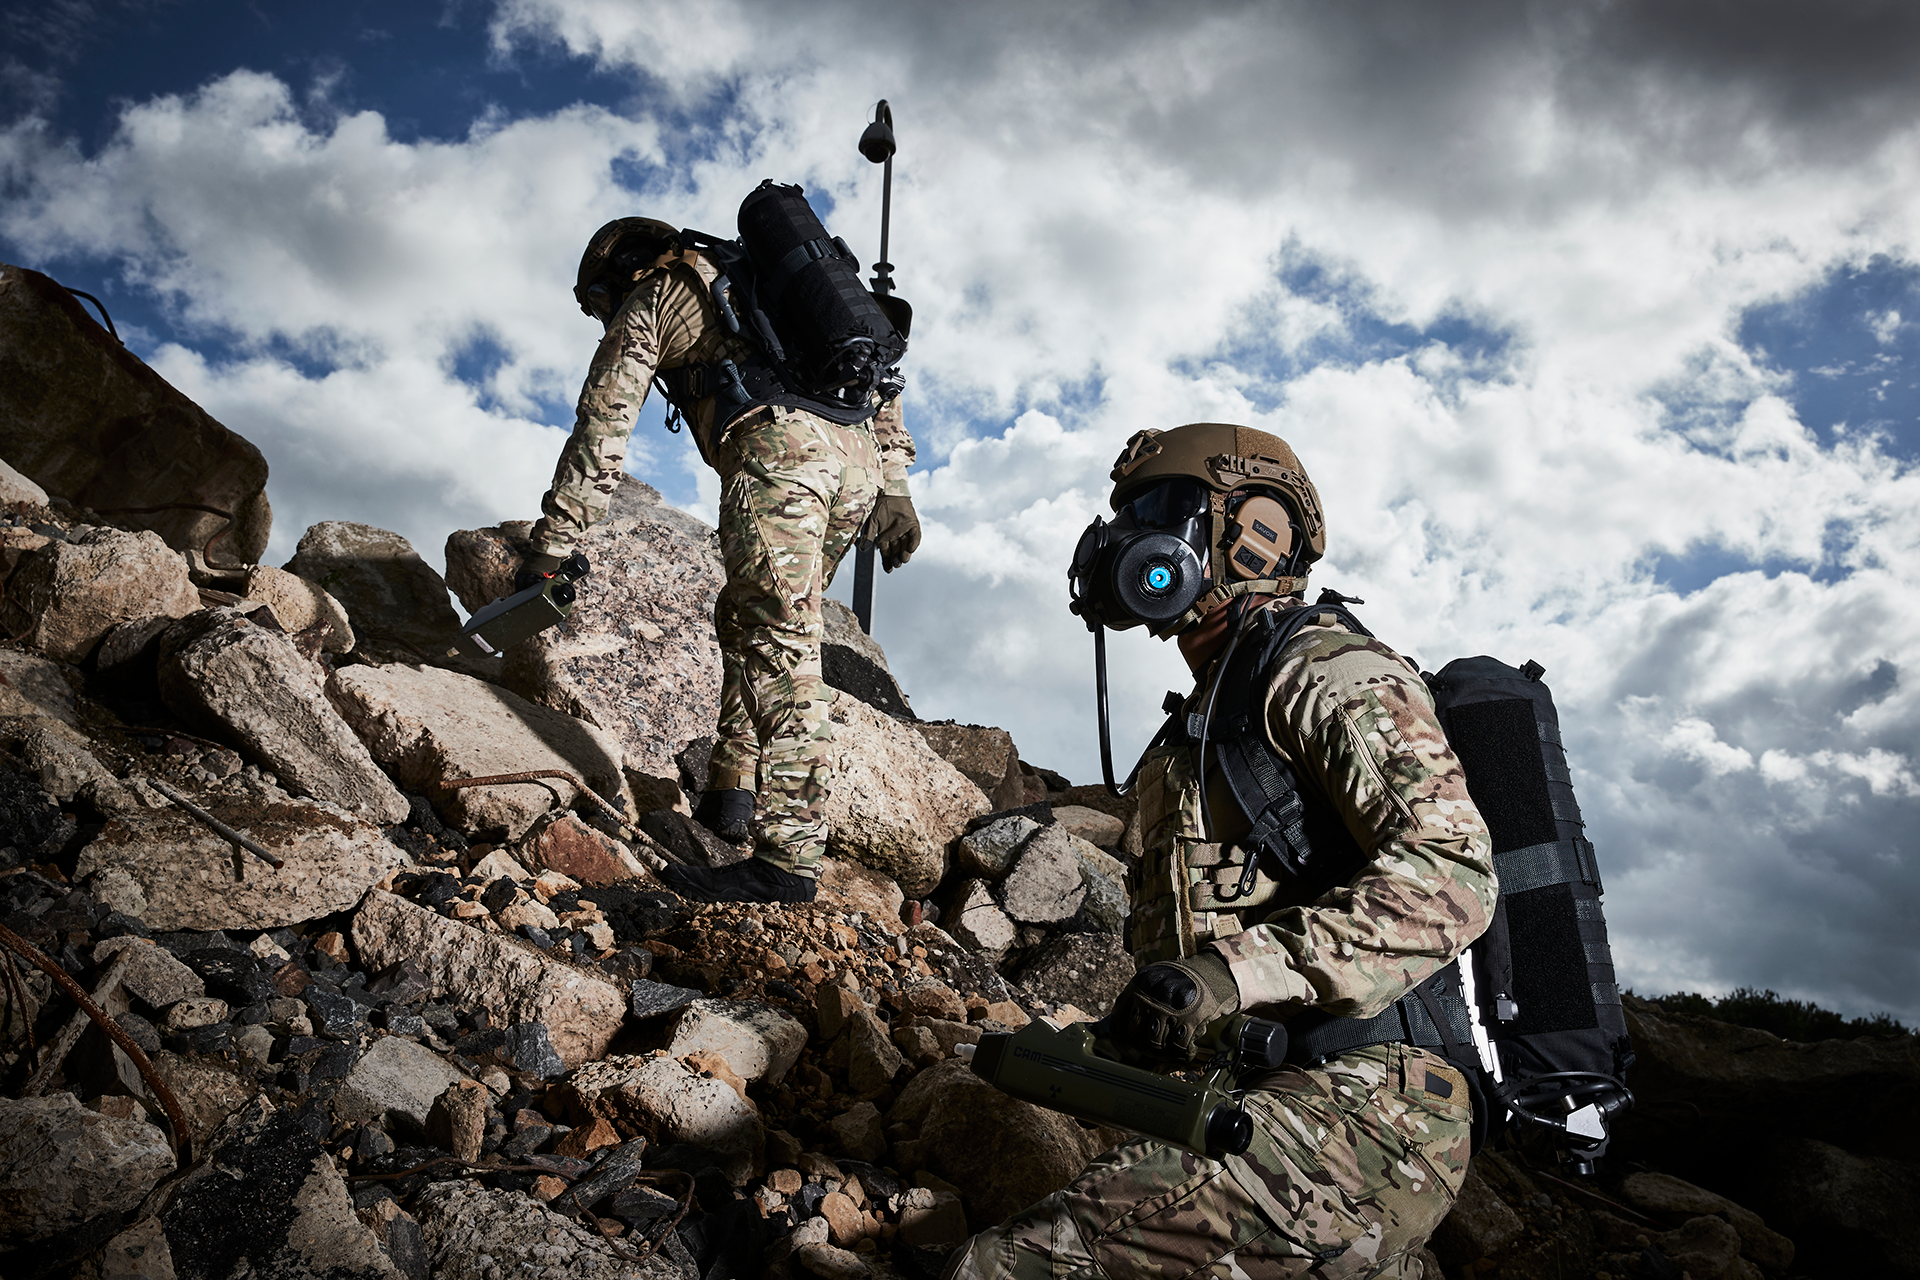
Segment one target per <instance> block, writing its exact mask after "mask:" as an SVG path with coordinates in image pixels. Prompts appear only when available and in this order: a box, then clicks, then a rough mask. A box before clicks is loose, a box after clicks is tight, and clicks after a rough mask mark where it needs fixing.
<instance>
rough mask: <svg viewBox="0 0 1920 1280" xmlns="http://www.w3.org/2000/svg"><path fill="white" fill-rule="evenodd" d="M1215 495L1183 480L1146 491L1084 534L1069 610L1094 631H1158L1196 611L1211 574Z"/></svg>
mask: <svg viewBox="0 0 1920 1280" xmlns="http://www.w3.org/2000/svg"><path fill="white" fill-rule="evenodd" d="M1208 498H1209V490H1208V489H1207V486H1206V485H1204V484H1202V483H1200V481H1198V480H1193V479H1189V478H1187V477H1185V476H1176V477H1173V478H1171V479H1168V480H1163V481H1161V482H1160V483H1159V484H1156V485H1154V486H1152V487H1151V488H1149V489H1146V490H1143V491H1142V492H1141V493H1140V494H1139V495H1138V496H1136V497H1135V498H1134V499H1133V501H1131V502H1129V503H1127V505H1126V506H1124V507H1122V508H1120V511H1119V514H1118V515H1116V516H1115V517H1114V518H1113V523H1111V524H1109V523H1107V522H1106V521H1105V520H1102V519H1101V518H1100V517H1099V516H1095V517H1094V518H1093V523H1092V524H1090V525H1088V526H1087V531H1086V532H1085V533H1083V534H1081V535H1080V545H1079V546H1078V547H1076V548H1075V549H1074V553H1073V565H1072V567H1071V568H1069V569H1068V570H1067V591H1068V594H1069V595H1070V596H1071V597H1072V603H1071V604H1070V605H1069V606H1068V607H1069V608H1071V609H1072V610H1073V612H1074V613H1076V614H1078V615H1079V616H1080V617H1081V618H1083V619H1085V621H1086V624H1087V626H1088V628H1089V629H1090V630H1094V631H1096V632H1097V631H1098V630H1099V629H1100V628H1102V627H1111V628H1113V629H1114V630H1116V631H1124V630H1126V629H1127V628H1129V627H1139V626H1145V627H1149V628H1154V629H1158V628H1160V627H1164V626H1166V625H1167V624H1169V623H1171V622H1173V621H1174V620H1175V619H1177V618H1179V617H1180V615H1181V614H1183V613H1185V612H1186V611H1187V610H1188V609H1191V608H1192V607H1193V604H1194V601H1196V600H1198V599H1199V598H1200V594H1201V593H1202V592H1203V591H1205V590H1206V589H1207V588H1208V587H1209V586H1211V585H1212V579H1211V578H1210V577H1209V576H1208V573H1207V554H1208V551H1209V549H1210V548H1209V543H1210V541H1211V538H1210V530H1211V521H1210V518H1209V508H1208Z"/></svg>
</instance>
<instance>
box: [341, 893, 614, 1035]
mask: <svg viewBox="0 0 1920 1280" xmlns="http://www.w3.org/2000/svg"><path fill="white" fill-rule="evenodd" d="M353 944H354V948H355V949H356V950H357V951H358V952H359V953H360V958H361V962H362V963H363V964H365V965H366V966H367V968H368V969H370V970H373V971H375V972H377V971H379V970H381V969H384V968H386V967H387V966H389V965H394V964H398V963H400V961H402V960H404V959H407V958H409V957H411V958H413V959H415V960H417V961H418V962H419V963H420V967H421V969H422V970H423V972H424V975H425V977H426V980H427V981H428V983H429V990H428V994H429V996H430V997H432V998H436V999H437V998H439V997H440V996H444V995H447V994H449V993H456V994H458V995H459V997H460V998H461V999H462V1000H465V1001H467V1002H469V1003H472V1004H477V1005H479V1006H480V1007H481V1008H483V1009H485V1010H487V1012H488V1013H489V1014H490V1015H491V1016H492V1017H493V1020H494V1022H495V1023H496V1024H510V1023H516V1022H542V1023H545V1024H546V1027H547V1033H548V1035H550V1036H551V1037H552V1038H553V1047H554V1050H555V1051H556V1052H557V1053H559V1055H560V1057H561V1060H562V1061H564V1062H566V1063H567V1064H568V1065H573V1064H575V1063H579V1062H584V1061H587V1060H588V1059H591V1058H596V1057H598V1056H599V1055H601V1054H602V1053H605V1052H606V1048H607V1043H608V1041H610V1040H612V1039H613V1033H614V1032H615V1031H617V1030H619V1027H620V1023H621V1021H622V1019H623V1018H624V1017H625V1015H626V1006H627V998H626V994H625V992H623V991H622V990H621V989H620V988H618V987H616V986H614V985H613V984H612V983H610V982H607V981H605V980H603V979H601V978H597V977H594V976H593V975H592V974H590V973H588V972H586V971H584V970H581V969H576V968H574V967H573V966H571V965H567V964H562V963H560V962H559V961H557V960H553V959H551V958H549V957H548V956H546V955H544V954H542V953H541V952H539V951H536V950H534V949H533V948H532V947H531V946H528V945H526V944H523V943H521V942H518V941H517V940H514V939H510V938H503V937H500V936H499V935H497V934H488V933H482V932H480V931H479V930H478V929H474V928H471V927H469V926H467V925H464V924H461V923H460V922H459V921H456V920H448V919H445V918H443V917H442V916H440V915H439V914H438V913H436V912H434V911H431V910H429V909H428V908H426V907H421V906H416V905H414V904H413V903H411V902H408V901H407V900H406V899H404V898H399V897H395V896H394V895H393V894H390V893H383V892H381V891H380V890H378V889H370V890H368V891H367V896H366V899H365V900H364V901H363V902H362V903H361V905H360V909H359V911H357V912H355V913H354V917H353Z"/></svg>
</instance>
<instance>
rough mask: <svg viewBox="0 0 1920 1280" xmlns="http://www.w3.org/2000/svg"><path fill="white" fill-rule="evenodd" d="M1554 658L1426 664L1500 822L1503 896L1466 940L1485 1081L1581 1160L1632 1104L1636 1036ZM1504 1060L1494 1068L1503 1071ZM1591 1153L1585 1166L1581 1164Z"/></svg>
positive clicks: (1496, 840)
mask: <svg viewBox="0 0 1920 1280" xmlns="http://www.w3.org/2000/svg"><path fill="white" fill-rule="evenodd" d="M1543 674H1545V669H1544V668H1542V667H1541V666H1540V664H1539V663H1537V662H1528V663H1527V664H1526V665H1525V666H1523V667H1521V668H1519V669H1517V670H1516V669H1515V668H1513V667H1510V666H1508V665H1507V664H1506V663H1504V662H1501V661H1499V660H1497V659H1495V658H1489V657H1478V658H1456V659H1454V660H1453V661H1452V662H1449V663H1448V664H1447V665H1446V666H1444V667H1442V668H1441V669H1440V672H1439V674H1438V675H1428V676H1426V681H1427V685H1428V687H1429V688H1430V689H1432V691H1433V696H1434V705H1435V707H1436V708H1437V709H1438V710H1439V713H1440V723H1441V725H1442V727H1443V728H1445V729H1446V731H1447V741H1448V742H1449V743H1450V744H1452V747H1453V751H1454V754H1455V755H1457V756H1458V757H1459V758H1460V763H1461V766H1462V767H1463V768H1464V769H1465V770H1466V775H1467V790H1468V792H1469V793H1470V794H1471V795H1472V796H1473V802H1474V804H1475V805H1476V806H1477V807H1478V808H1479V810H1480V816H1481V817H1482V818H1484V819H1485V820H1486V823H1487V828H1488V830H1489V831H1490V832H1492V834H1493V865H1494V870H1495V872H1496V873H1497V874H1498V875H1499V878H1500V898H1499V903H1498V905H1497V906H1496V908H1495V910H1494V914H1493V921H1492V923H1491V924H1490V925H1489V926H1488V927H1487V931H1486V933H1485V934H1483V935H1482V936H1481V937H1480V939H1479V941H1477V942H1475V943H1474V944H1473V946H1472V947H1471V948H1470V949H1469V951H1468V957H1467V959H1469V960H1470V962H1471V969H1470V971H1469V973H1468V974H1467V975H1466V976H1467V977H1470V978H1471V979H1472V986H1473V995H1474V999H1473V1005H1474V1009H1475V1012H1476V1014H1477V1017H1476V1018H1475V1023H1476V1026H1475V1030H1476V1033H1477V1034H1476V1036H1475V1040H1476V1042H1479V1041H1481V1040H1482V1039H1484V1041H1485V1042H1486V1048H1484V1049H1482V1050H1481V1053H1480V1055H1479V1056H1480V1057H1482V1058H1491V1059H1492V1061H1493V1063H1494V1065H1495V1071H1487V1070H1486V1069H1485V1068H1484V1067H1483V1069H1482V1079H1481V1081H1480V1083H1481V1086H1482V1088H1483V1089H1484V1090H1485V1091H1486V1092H1487V1093H1489V1094H1490V1095H1491V1097H1492V1098H1493V1099H1494V1100H1496V1101H1497V1102H1498V1103H1500V1104H1501V1105H1502V1106H1503V1107H1504V1108H1505V1110H1506V1111H1507V1113H1508V1115H1507V1121H1508V1130H1509V1133H1510V1134H1512V1135H1513V1136H1514V1137H1515V1138H1516V1139H1518V1140H1519V1141H1520V1142H1521V1143H1522V1144H1523V1145H1525V1144H1528V1143H1533V1144H1538V1145H1545V1146H1552V1147H1554V1148H1555V1149H1557V1151H1558V1152H1559V1153H1560V1158H1561V1159H1562V1160H1563V1161H1566V1162H1568V1163H1570V1164H1572V1165H1574V1166H1575V1168H1576V1169H1580V1170H1581V1171H1586V1169H1590V1168H1591V1166H1592V1162H1593V1161H1594V1160H1595V1159H1597V1158H1598V1157H1599V1156H1601V1155H1602V1154H1604V1153H1605V1151H1606V1145H1607V1135H1608V1131H1609V1129H1610V1127H1611V1122H1612V1120H1613V1118H1614V1116H1615V1115H1616V1114H1618V1113H1620V1112H1622V1111H1625V1110H1626V1109H1627V1108H1628V1107H1629V1106H1631V1105H1632V1102H1633V1095H1632V1094H1631V1093H1630V1092H1629V1091H1628V1089H1627V1087H1626V1084H1625V1082H1624V1077H1625V1075H1626V1070H1627V1067H1628V1066H1629V1065H1631V1064H1632V1062H1633V1047H1632V1044H1631V1042H1630V1041H1629V1039H1628V1037H1627V1023H1626V1016H1625V1013H1624V1011H1623V1010H1622V1009H1621V1006H1620V988H1619V986H1618V984H1617V983H1616V981H1615V978H1614V971H1613V952H1612V950H1611V948H1610V947H1609V945H1608V942H1607V922H1606V916H1605V915H1604V913H1603V912H1602V910H1601V906H1600V895H1601V892H1602V889H1601V883H1600V869H1599V865H1598V863H1597V862H1596V860H1595V858H1594V851H1593V845H1592V844H1591V843H1589V842H1588V840H1587V839H1586V836H1585V835H1584V834H1583V832H1584V829H1585V826H1586V824H1585V823H1584V822H1583V821H1582V819H1581V817H1580V804H1579V801H1577V800H1576V799H1575V798H1574V794H1573V779H1572V776H1571V774H1570V772H1569V771H1568V768H1567V753H1566V749H1565V747H1564V746H1562V744H1561V741H1560V716H1559V713H1558V712H1557V711H1556V710H1555V709H1554V705H1553V694H1552V692H1551V691H1550V690H1549V689H1548V688H1547V686H1546V685H1545V684H1543V683H1541V680H1540V677H1541V676H1542V675H1543ZM1496 1072H1497V1076H1496ZM1583 1166H1584V1168H1583Z"/></svg>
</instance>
